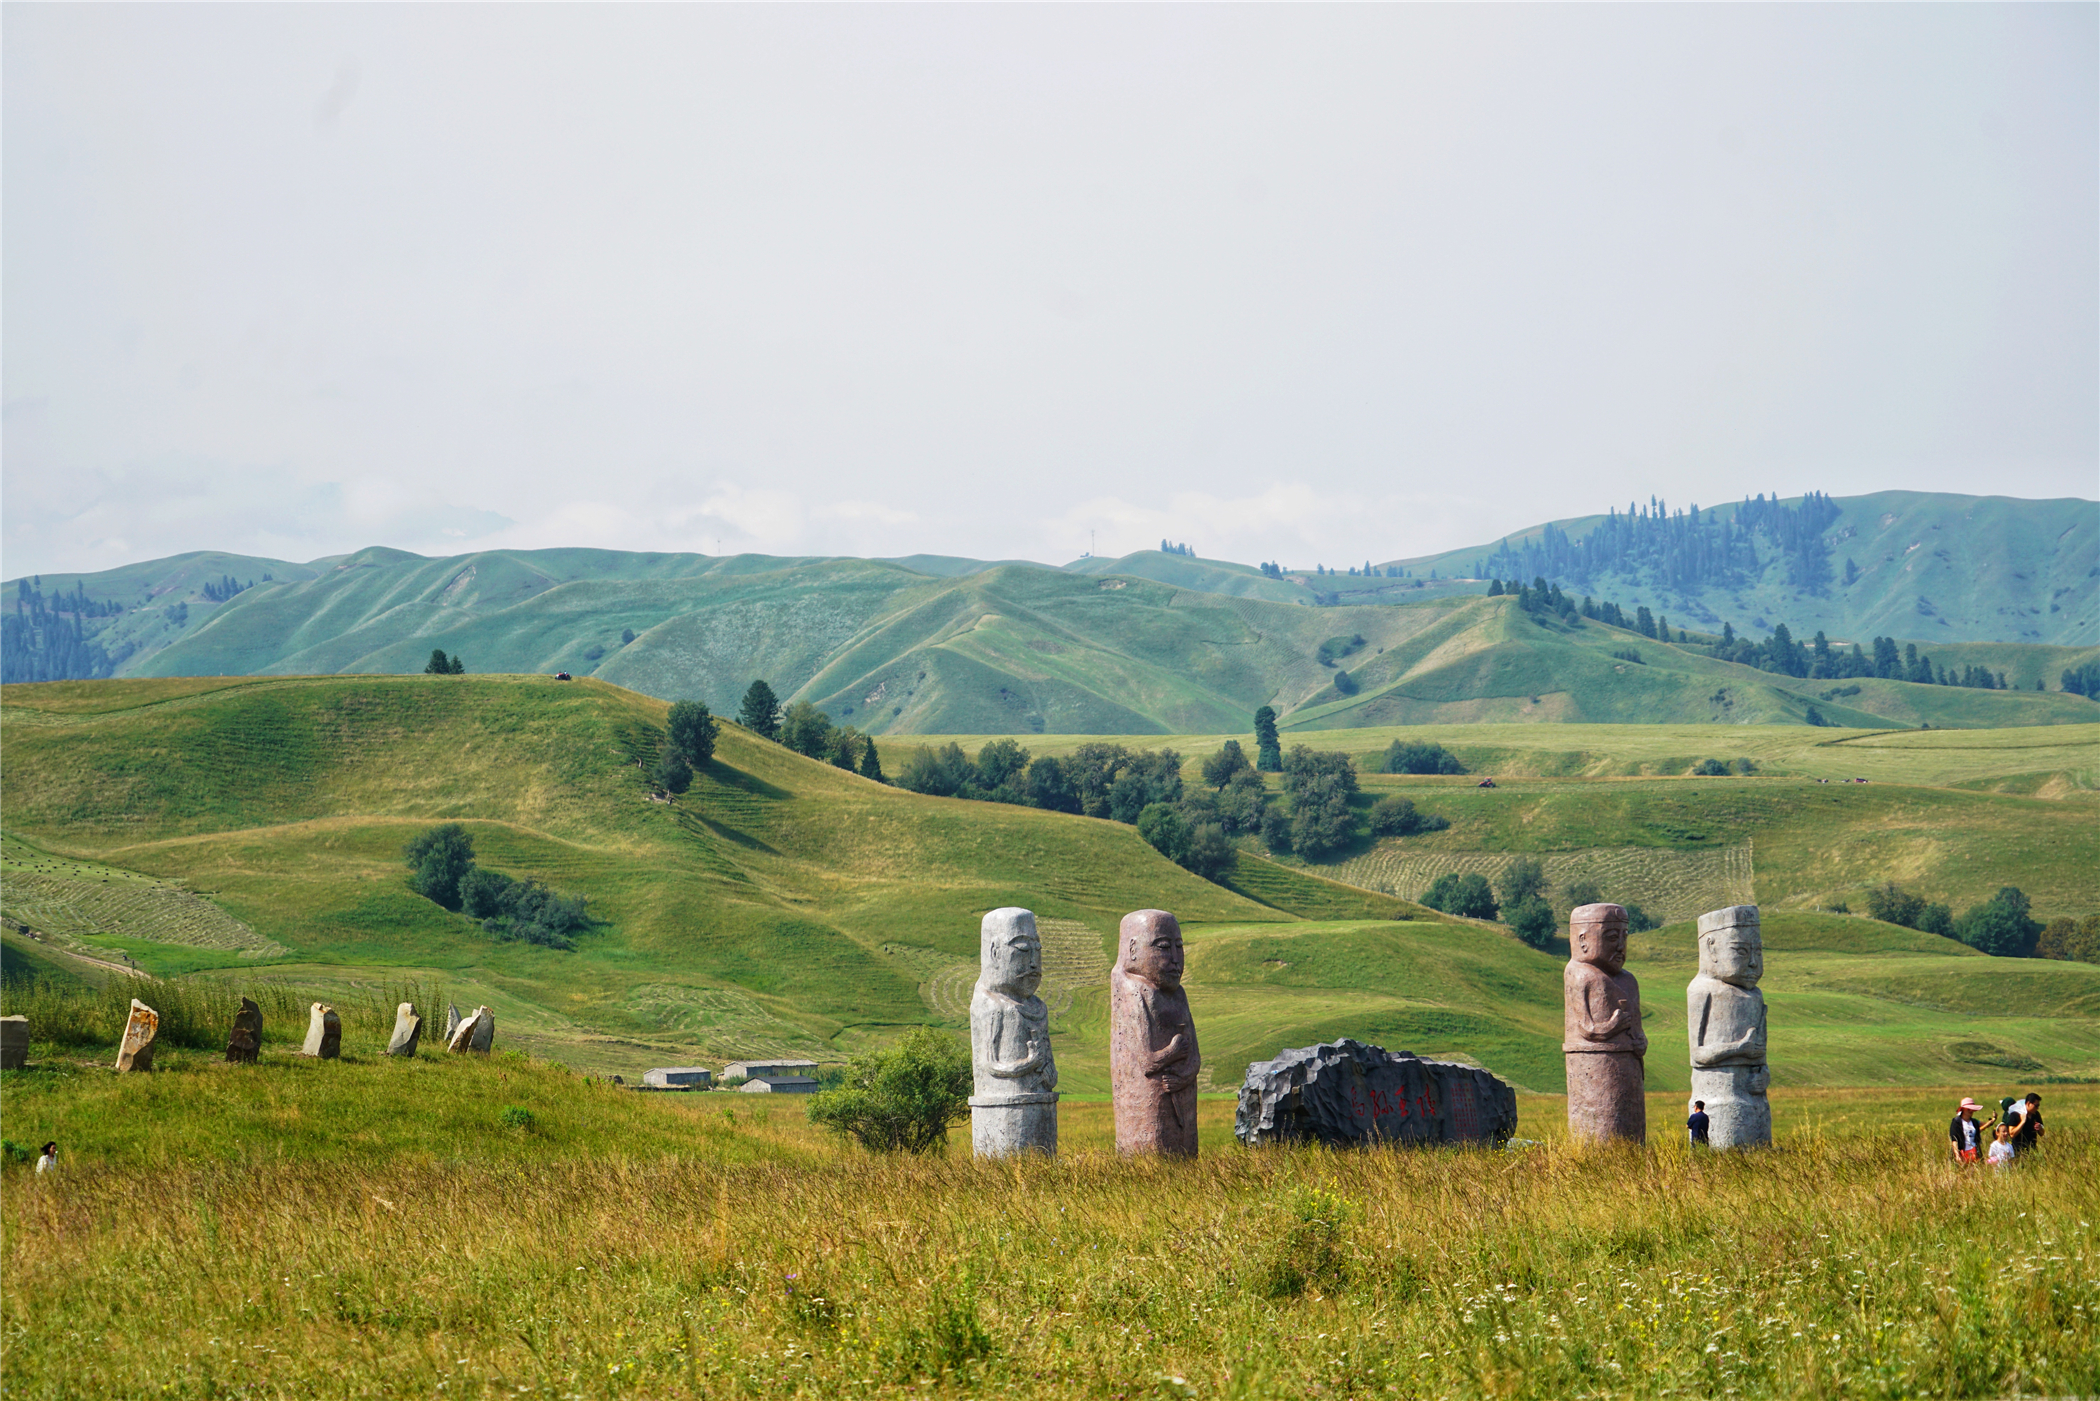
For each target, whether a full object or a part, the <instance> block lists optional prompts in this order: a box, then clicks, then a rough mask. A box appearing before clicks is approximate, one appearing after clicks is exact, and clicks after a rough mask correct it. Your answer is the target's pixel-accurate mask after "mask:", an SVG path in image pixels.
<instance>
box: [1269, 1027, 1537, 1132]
mask: <svg viewBox="0 0 2100 1401" xmlns="http://www.w3.org/2000/svg"><path fill="white" fill-rule="evenodd" d="M1516 1130H1517V1092H1516V1091H1515V1090H1513V1089H1511V1088H1510V1087H1509V1086H1508V1085H1506V1084H1504V1083H1503V1082H1502V1081H1500V1080H1498V1079H1496V1078H1495V1077H1494V1076H1493V1075H1491V1074H1489V1073H1488V1072H1487V1071H1485V1070H1482V1069H1481V1068H1480V1067H1478V1066H1473V1065H1460V1064H1457V1063H1456V1062H1453V1061H1440V1060H1423V1059H1422V1058H1420V1057H1419V1056H1414V1055H1410V1054H1409V1053H1408V1052H1406V1051H1387V1050H1384V1049H1383V1048H1381V1047H1378V1046H1367V1045H1365V1044H1364V1043H1363V1042H1361V1041H1355V1040H1350V1039H1347V1038H1344V1039H1343V1040H1340V1041H1330V1042H1328V1043H1326V1044H1325V1045H1321V1046H1304V1047H1300V1048H1299V1049H1297V1050H1293V1051H1285V1052H1283V1053H1281V1054H1280V1055H1278V1056H1277V1057H1276V1058H1275V1059H1274V1060H1265V1061H1256V1062H1255V1063H1254V1064H1252V1065H1250V1066H1248V1067H1247V1079H1246V1082H1245V1083H1244V1084H1242V1085H1241V1086H1240V1107H1239V1112H1238V1113H1237V1114H1236V1115H1235V1116H1234V1117H1233V1122H1232V1132H1233V1134H1234V1136H1235V1137H1237V1138H1238V1139H1239V1141H1240V1142H1242V1143H1244V1144H1247V1145H1248V1146H1249V1147H1254V1146H1256V1145H1259V1144H1264V1143H1306V1142H1311V1143H1325V1144H1330V1145H1334V1146H1339V1147H1350V1146H1354V1145H1357V1144H1371V1143H1402V1144H1432V1143H1481V1144H1499V1143H1505V1142H1507V1141H1508V1140H1509V1137H1510V1135H1512V1134H1514V1133H1515V1132H1516Z"/></svg>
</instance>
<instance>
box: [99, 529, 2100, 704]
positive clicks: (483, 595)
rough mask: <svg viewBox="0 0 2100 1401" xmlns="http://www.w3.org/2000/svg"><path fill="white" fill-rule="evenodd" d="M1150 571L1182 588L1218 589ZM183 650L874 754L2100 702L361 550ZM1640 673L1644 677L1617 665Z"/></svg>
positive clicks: (1246, 621)
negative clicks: (874, 743)
mask: <svg viewBox="0 0 2100 1401" xmlns="http://www.w3.org/2000/svg"><path fill="white" fill-rule="evenodd" d="M1154 558H1155V559H1156V560H1157V561H1159V562H1161V563H1162V565H1163V568H1164V572H1168V573H1175V572H1181V573H1187V574H1191V575H1201V574H1203V573H1205V572H1209V573H1217V572H1219V571H1218V569H1217V567H1215V566H1211V565H1209V564H1206V563H1205V562H1202V561H1193V560H1189V559H1186V558H1183V557H1180V556H1174V555H1166V554H1155V556H1154ZM199 567H201V566H199ZM1243 578H1244V579H1245V580H1247V581H1251V583H1252V584H1254V585H1259V586H1263V587H1269V588H1273V589H1284V590H1288V589H1289V587H1290V586H1288V585H1283V584H1279V583H1278V582H1277V581H1274V580H1270V579H1266V578H1263V577H1262V576H1260V575H1259V574H1255V573H1253V572H1251V571H1248V572H1246V573H1245V574H1244V575H1243ZM136 619H137V615H133V614H127V615H124V616H122V617H120V618H118V619H116V620H113V622H112V627H113V628H115V627H131V626H135V625H136ZM160 626H162V628H163V630H165V631H169V632H170V637H169V639H168V640H165V641H164V643H163V645H160V646H159V647H158V648H157V650H154V651H151V652H148V653H143V654H140V655H138V656H135V657H132V658H129V659H127V661H126V663H125V668H124V669H126V670H128V671H130V672H133V673H135V674H141V675H165V676H175V675H255V674H315V673H414V672H417V671H419V670H420V669H421V667H422V665H423V662H424V660H425V659H426V658H427V657H428V655H429V653H430V651H431V649H432V648H443V649H444V650H445V651H446V652H448V653H451V654H454V655H458V656H461V657H464V658H465V659H466V662H467V664H468V667H469V669H470V670H472V671H475V672H542V673H552V672H554V671H557V670H561V671H569V672H572V673H574V674H577V675H595V676H597V677H599V678H600V679H603V680H606V681H610V682H613V683H615V684H617V685H621V686H624V687H628V688H631V689H634V690H638V691H642V692H644V693H647V694H651V695H656V696H660V697H665V698H671V697H680V696H692V697H694V698H697V699H701V700H704V701H706V702H707V703H708V704H709V705H711V706H712V707H714V708H715V709H716V710H718V711H723V712H730V711H733V710H734V708H735V706H736V704H737V702H738V700H739V698H740V697H741V695H742V692H743V690H744V688H745V686H746V685H747V684H748V683H749V681H750V680H751V679H752V678H754V677H761V676H762V677H765V678H766V679H767V680H769V681H770V682H772V684H773V685H774V688H775V690H776V691H777V692H779V693H780V694H781V695H783V696H784V697H787V698H791V699H800V700H810V701H814V702H815V703H817V704H818V705H821V706H823V707H824V708H825V709H826V710H827V711H828V712H829V713H830V714H831V715H832V716H833V718H834V719H835V720H838V721H841V722H847V723H852V724H854V725H857V726H858V727H859V728H861V729H862V730H864V731H867V732H869V733H874V734H898V733H927V732H968V733H1006V734H1028V733H1094V734H1145V733H1170V732H1206V731H1220V730H1230V729H1236V728H1238V727H1239V726H1241V725H1244V724H1246V723H1247V717H1249V716H1250V715H1251V714H1252V713H1253V711H1254V709H1255V708H1256V707H1258V706H1261V705H1273V706H1275V707H1276V708H1277V709H1278V710H1279V711H1282V712H1284V713H1286V714H1287V715H1288V716H1289V717H1290V723H1291V724H1293V725H1311V726H1315V727H1320V728H1326V727H1332V726H1337V725H1388V724H1403V723H1404V724H1421V723H1443V722H1455V721H1474V722H1483V721H1498V720H1516V719H1526V720H1555V721H1563V722H1574V721H1602V722H1629V721H1635V722H1649V723H1653V722H1664V721H1667V722H1694V721H1719V722H1727V723H1736V724H1741V723H1772V722H1796V721H1799V720H1801V719H1802V718H1804V717H1805V715H1806V714H1807V711H1808V708H1809V706H1811V705H1815V706H1817V707H1818V709H1819V713H1821V714H1822V715H1823V716H1824V717H1825V718H1826V719H1828V720H1830V721H1832V722H1834V723H1838V724H1858V725H1886V724H1900V725H1917V724H1933V725H2007V724H2044V723H2054V722H2062V721H2067V720H2083V719H2085V718H2086V717H2087V716H2088V715H2089V714H2090V713H2091V712H2090V709H2089V707H2090V706H2091V705H2092V702H2090V701H2087V700H2084V699H2082V698H2080V697H2075V696H2069V695H2065V694H2063V693H2061V692H2060V691H2050V692H2047V693H2040V694H2037V693H2032V692H2027V691H2024V690H2023V691H2020V692H2016V693H2008V692H1985V691H1975V690H1967V689H1962V688H1956V687H1935V686H1921V685H1910V684H1907V683H1900V682H1888V681H1875V680H1867V681H1865V682H1863V683H1862V684H1860V685H1858V686H1856V687H1846V688H1843V694H1837V692H1838V691H1839V688H1837V687H1835V686H1830V685H1820V686H1817V685H1812V684H1811V683H1807V682H1796V681H1792V680H1790V679H1789V678H1786V677H1778V676H1773V675H1771V674H1768V673H1764V672H1758V671H1755V670H1751V669H1749V668H1745V667H1740V666H1735V665H1731V664H1724V663H1717V662H1713V661H1711V660H1709V659H1707V658H1705V657H1702V656H1700V655H1698V654H1697V653H1696V652H1695V651H1690V650H1686V649H1681V648H1674V647H1668V646H1664V645H1661V644H1655V643H1649V642H1645V641H1644V640H1643V639H1640V638H1637V637H1635V636H1634V635H1633V634H1631V633H1627V632H1624V631H1621V630H1619V629H1615V628H1611V627H1608V626H1605V625H1603V624H1600V623H1596V622H1590V621H1582V620H1575V621H1572V622H1569V623H1563V622H1561V621H1560V620H1558V619H1557V618H1550V617H1541V616H1534V615H1531V614H1526V613H1523V612H1521V611H1520V610H1517V609H1516V608H1515V607H1514V606H1513V604H1511V603H1510V602H1508V601H1506V600H1503V599H1489V598H1481V597H1475V596H1445V597H1431V598H1428V599H1426V600H1424V601H1421V602H1408V603H1404V604H1399V605H1391V604H1386V605H1363V606H1343V607H1325V608H1311V607H1306V606H1303V605H1301V604H1296V603H1277V602H1271V601H1268V600H1266V599H1263V598H1257V597H1238V596H1233V595H1230V594H1223V593H1218V592H1212V591H1207V590H1205V589H1192V588H1184V587H1181V586H1178V585H1176V584H1172V583H1166V582H1161V581H1157V580H1151V579H1141V578H1134V577H1131V576H1128V575H1123V574H1103V575H1089V574H1085V573H1081V572H1075V571H1064V570H1052V569H1043V568H1038V567H1035V566H1030V565H1000V566H993V567H988V568H985V569H983V570H980V571H978V572H975V573H970V574H966V575H961V576H959V577H949V578H937V577H933V576H930V575H927V574H921V573H916V572H914V571H912V570H910V569H907V568H905V567H903V566H902V565H899V564H892V563H882V562H875V561H867V560H778V559H771V558H761V557H748V556H740V557H736V558H731V559H707V558H704V557H699V556H683V555H675V556H674V555H661V556H644V555H623V554H615V553H610V552H604V551H534V552H522V553H511V552H498V553H491V554H483V555H474V556H463V557H460V558H457V559H447V560H429V559H422V558H420V557H416V556H401V555H398V554H395V553H393V552H383V551H365V552H362V553H360V554H357V555H353V556H348V557H345V558H343V559H340V560H337V561H334V562H333V563H331V564H330V565H329V566H328V568H326V569H325V570H323V571H320V572H318V573H316V574H315V575H314V576H313V577H311V578H303V579H285V580H281V581H272V582H269V583H258V585H257V586H256V587H255V588H252V589H248V590H246V591H244V592H242V593H240V594H238V595H236V596H234V597H233V598H232V599H231V600H229V601H226V602H224V603H220V604H216V605H213V606H212V607H211V608H210V609H209V610H206V609H203V608H202V607H201V606H200V608H199V609H198V611H197V612H196V613H194V614H192V616H191V618H190V620H189V622H188V624H187V625H186V627H183V628H180V629H177V628H174V626H173V624H172V623H171V622H167V621H165V620H164V621H163V623H162V624H161V625H160ZM1358 636H1360V637H1362V638H1363V639H1364V642H1363V643H1362V644H1361V646H1360V647H1356V648H1355V649H1354V650H1353V651H1352V652H1351V653H1350V654H1349V655H1348V656H1346V657H1342V658H1339V659H1338V661H1339V665H1340V667H1341V668H1342V669H1345V670H1347V671H1348V672H1349V675H1350V676H1351V677H1353V678H1354V681H1355V689H1354V690H1353V691H1352V692H1351V693H1349V694H1346V695H1345V694H1343V693H1342V692H1340V691H1338V690H1337V689H1336V674H1337V672H1336V666H1335V665H1323V664H1322V662H1321V659H1320V646H1321V644H1322V643H1323V642H1326V641H1328V640H1329V639H1331V638H1335V637H1341V638H1344V639H1348V638H1353V637H1358ZM1629 648H1630V649H1633V650H1635V651H1637V652H1638V653H1639V654H1640V655H1641V656H1642V657H1643V659H1644V661H1645V663H1646V664H1645V665H1643V664H1640V663H1632V662H1628V661H1626V660H1625V659H1624V658H1621V657H1615V656H1614V655H1613V653H1614V652H1615V651H1625V650H1627V649H1629ZM1968 650H1969V651H1973V652H1974V653H1975V660H1976V661H1978V662H1983V661H1987V662H1989V663H1990V664H1992V665H1994V666H1996V667H1998V668H2000V669H2006V670H2007V671H2008V675H2009V677H2010V678H2011V679H2012V680H2013V681H2014V682H2015V683H2016V684H2020V685H2024V684H2027V683H2029V681H2030V673H2031V674H2032V675H2046V674H2049V673H2051V672H2057V673H2060V672H2061V671H2062V670H2064V669H2065V668H2066V667H2069V666H2073V665H2078V664H2080V663H2081V662H2082V661H2083V660H2085V659H2087V658H2090V657H2100V649H2091V650H2089V651H2088V652H2072V651H2067V650H2064V649H2054V648H2045V647H2039V646H2035V645H2032V644H2025V645H2023V644H1993V645H1990V646H1983V645H1980V644H1979V645H1976V646H1974V647H1972V648H1970V649H1968Z"/></svg>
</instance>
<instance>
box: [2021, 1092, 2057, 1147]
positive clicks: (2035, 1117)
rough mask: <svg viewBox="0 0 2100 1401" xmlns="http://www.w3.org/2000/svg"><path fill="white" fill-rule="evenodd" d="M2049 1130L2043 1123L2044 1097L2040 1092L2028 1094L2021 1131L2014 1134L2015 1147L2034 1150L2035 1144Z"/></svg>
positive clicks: (2022, 1114) (2022, 1113)
mask: <svg viewBox="0 0 2100 1401" xmlns="http://www.w3.org/2000/svg"><path fill="white" fill-rule="evenodd" d="M2048 1131H2049V1130H2048V1129H2047V1128H2045V1127H2043V1125H2042V1097H2041V1096H2040V1095H2039V1094H2030V1095H2028V1096H2027V1107H2026V1108H2025V1109H2023V1110H2022V1111H2021V1112H2020V1128H2019V1132H2017V1133H2015V1134H2014V1135H2013V1148H2014V1149H2015V1150H2017V1151H2019V1152H2022V1153H2027V1152H2032V1151H2033V1149H2034V1146H2035V1145H2036V1144H2037V1143H2039V1142H2040V1141H2041V1138H2042V1135H2043V1134H2045V1133H2047V1132H2048Z"/></svg>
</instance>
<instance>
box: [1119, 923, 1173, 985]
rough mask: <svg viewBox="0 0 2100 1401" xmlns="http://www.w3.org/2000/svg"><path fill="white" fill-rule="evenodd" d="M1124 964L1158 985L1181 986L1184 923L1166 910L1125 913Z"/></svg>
mask: <svg viewBox="0 0 2100 1401" xmlns="http://www.w3.org/2000/svg"><path fill="white" fill-rule="evenodd" d="M1122 934H1123V967H1124V969H1125V970H1126V971H1128V972H1131V973H1135V974H1136V975H1137V976H1139V977H1140V978H1143V979H1144V980H1145V981H1146V982H1148V983H1151V984H1152V985H1153V986H1155V987H1161V988H1178V987H1180V986H1181V969H1182V949H1181V925H1180V924H1179V923H1178V922H1176V920H1175V918H1174V916H1172V915H1170V914H1168V913H1167V912H1166V911H1165V910H1139V911H1137V912H1136V913H1134V914H1127V915H1125V916H1123V929H1122Z"/></svg>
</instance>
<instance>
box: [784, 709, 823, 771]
mask: <svg viewBox="0 0 2100 1401" xmlns="http://www.w3.org/2000/svg"><path fill="white" fill-rule="evenodd" d="M831 735H832V731H831V717H830V716H829V715H827V714H825V713H824V712H823V711H821V710H819V709H817V707H815V706H814V705H811V704H810V703H809V702H808V701H796V702H795V703H794V704H793V705H790V706H789V707H788V708H787V709H786V710H785V711H782V712H781V716H780V734H779V740H780V742H781V743H782V744H784V745H786V746H787V747H788V748H790V749H792V750H794V751H795V752H796V753H797V754H801V755H803V756H805V757H807V758H811V759H828V758H830V757H831Z"/></svg>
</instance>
